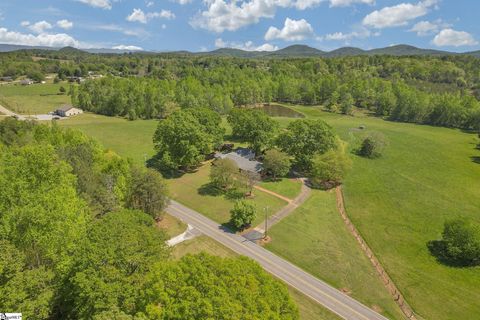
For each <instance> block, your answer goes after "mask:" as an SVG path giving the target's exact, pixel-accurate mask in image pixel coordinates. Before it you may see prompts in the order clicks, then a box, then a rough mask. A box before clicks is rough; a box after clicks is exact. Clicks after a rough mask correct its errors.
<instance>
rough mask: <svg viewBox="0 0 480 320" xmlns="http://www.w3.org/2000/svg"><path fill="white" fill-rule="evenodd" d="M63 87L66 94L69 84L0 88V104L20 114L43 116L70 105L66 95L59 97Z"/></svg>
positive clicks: (6, 86)
mask: <svg viewBox="0 0 480 320" xmlns="http://www.w3.org/2000/svg"><path fill="white" fill-rule="evenodd" d="M61 86H63V87H64V88H65V89H66V90H67V92H68V89H69V86H70V84H68V83H57V84H48V83H47V84H33V85H30V86H22V85H18V84H17V85H3V86H0V104H2V105H3V106H4V107H5V108H7V109H10V110H11V111H13V112H16V113H20V114H44V113H48V112H50V111H54V110H55V109H57V108H58V107H59V106H61V105H63V104H66V103H71V101H70V96H68V95H67V94H62V95H59V89H60V87H61Z"/></svg>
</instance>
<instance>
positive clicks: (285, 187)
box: [259, 178, 302, 199]
mask: <svg viewBox="0 0 480 320" xmlns="http://www.w3.org/2000/svg"><path fill="white" fill-rule="evenodd" d="M259 186H260V187H262V188H265V189H267V190H270V191H273V192H276V193H278V194H280V195H282V196H284V197H287V198H290V199H294V198H295V197H296V196H297V195H298V194H299V193H300V189H301V188H302V182H301V181H300V180H293V179H287V178H284V179H281V180H279V181H263V182H261V183H260V184H259Z"/></svg>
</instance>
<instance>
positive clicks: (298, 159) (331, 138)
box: [277, 119, 337, 171]
mask: <svg viewBox="0 0 480 320" xmlns="http://www.w3.org/2000/svg"><path fill="white" fill-rule="evenodd" d="M277 145H278V146H279V147H280V149H281V150H282V151H283V152H285V153H287V154H289V155H290V156H292V157H293V158H294V165H296V166H297V168H298V169H299V170H303V171H308V170H309V168H310V166H311V162H312V157H313V156H314V155H315V154H322V153H325V152H327V151H329V150H333V149H334V148H335V147H336V146H337V137H336V135H335V134H334V132H333V129H332V127H331V126H330V125H328V124H327V123H326V122H324V121H322V120H309V119H301V120H295V121H293V122H291V123H290V124H289V125H288V126H287V129H286V130H284V131H282V132H281V133H280V135H279V136H278V137H277Z"/></svg>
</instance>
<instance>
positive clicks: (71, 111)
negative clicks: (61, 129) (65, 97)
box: [55, 104, 83, 117]
mask: <svg viewBox="0 0 480 320" xmlns="http://www.w3.org/2000/svg"><path fill="white" fill-rule="evenodd" d="M55 113H56V114H57V115H59V116H60V117H71V116H76V115H77V114H82V113H83V110H82V109H78V108H75V107H74V106H72V105H69V104H65V105H63V106H61V107H60V108H58V109H57V110H55Z"/></svg>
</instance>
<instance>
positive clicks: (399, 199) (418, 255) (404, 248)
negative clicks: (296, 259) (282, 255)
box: [283, 107, 480, 319]
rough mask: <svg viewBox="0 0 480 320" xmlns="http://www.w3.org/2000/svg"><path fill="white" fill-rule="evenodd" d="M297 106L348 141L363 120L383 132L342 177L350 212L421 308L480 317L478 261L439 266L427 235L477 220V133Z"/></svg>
mask: <svg viewBox="0 0 480 320" xmlns="http://www.w3.org/2000/svg"><path fill="white" fill-rule="evenodd" d="M294 109H295V110H298V111H301V112H303V113H305V114H307V115H308V116H309V117H319V118H322V119H324V120H326V121H327V122H328V123H329V124H331V125H332V126H333V127H334V128H335V129H336V131H337V132H338V133H339V134H340V136H341V137H342V138H343V139H345V140H347V141H350V142H353V141H354V140H355V138H354V137H355V135H357V134H358V132H357V131H356V128H358V127H359V126H360V125H365V126H366V130H367V131H373V130H375V131H380V132H382V133H384V134H385V136H386V137H387V138H388V140H389V146H388V148H387V149H386V151H385V153H384V156H383V157H382V158H380V159H376V160H368V159H363V158H361V157H358V156H355V155H352V158H353V160H354V161H353V170H351V172H350V173H349V175H348V176H347V178H346V180H345V183H344V190H345V201H346V208H347V212H348V214H349V216H350V217H351V219H352V221H353V222H354V223H355V225H356V226H357V228H358V229H359V230H360V232H361V233H362V235H363V237H364V238H365V240H366V241H367V242H368V244H369V245H370V247H371V248H372V249H373V251H374V252H375V253H376V255H377V257H378V258H379V260H380V261H381V262H382V264H383V265H384V266H385V267H386V269H387V272H388V273H389V274H390V276H391V277H392V278H393V280H394V281H395V282H396V284H397V285H398V287H399V288H400V290H401V291H402V293H403V294H404V295H405V297H406V299H407V301H408V302H409V303H410V304H411V305H412V307H413V308H414V309H415V311H416V312H417V313H418V314H420V315H421V316H423V317H424V318H426V319H474V318H479V317H480V303H478V301H480V290H479V289H478V288H479V287H480V267H476V268H453V267H449V266H445V265H442V264H440V263H439V262H437V261H436V259H435V258H434V257H432V255H431V254H430V252H429V250H428V248H427V242H428V241H430V240H435V239H438V238H439V237H440V236H441V231H442V228H443V223H444V221H445V220H446V219H449V218H453V217H461V216H464V217H471V218H473V219H475V220H477V221H478V222H480V196H479V191H480V164H478V163H475V162H474V160H475V159H477V158H475V157H478V156H480V151H479V150H478V149H476V146H477V144H478V143H479V142H480V141H479V139H478V138H477V136H476V135H473V134H468V133H463V132H461V131H459V130H454V129H447V128H438V127H430V126H422V125H414V124H405V123H394V122H389V121H383V120H381V119H376V118H369V117H349V116H341V115H332V114H329V113H325V112H321V111H320V110H319V108H313V107H295V108H294ZM286 122H287V121H283V125H286ZM299 264H300V263H299ZM335 270H336V269H335Z"/></svg>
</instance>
